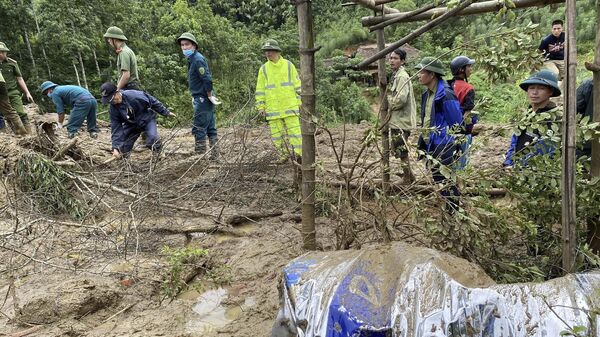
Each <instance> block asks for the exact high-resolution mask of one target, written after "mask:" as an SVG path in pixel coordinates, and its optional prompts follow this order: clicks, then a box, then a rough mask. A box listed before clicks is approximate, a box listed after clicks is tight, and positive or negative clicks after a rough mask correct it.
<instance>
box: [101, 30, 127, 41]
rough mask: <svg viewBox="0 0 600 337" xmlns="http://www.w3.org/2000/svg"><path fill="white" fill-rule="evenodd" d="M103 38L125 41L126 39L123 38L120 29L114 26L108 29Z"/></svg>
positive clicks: (123, 35)
mask: <svg viewBox="0 0 600 337" xmlns="http://www.w3.org/2000/svg"><path fill="white" fill-rule="evenodd" d="M104 38H113V39H119V40H123V41H127V38H126V37H125V34H123V31H122V30H121V28H119V27H116V26H112V27H108V29H107V30H106V33H104Z"/></svg>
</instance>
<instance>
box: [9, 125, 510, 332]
mask: <svg viewBox="0 0 600 337" xmlns="http://www.w3.org/2000/svg"><path fill="white" fill-rule="evenodd" d="M36 118H38V117H36ZM44 118H47V119H49V120H51V119H52V115H45V117H44ZM38 119H39V118H38ZM101 126H102V132H101V133H100V136H99V138H98V139H91V138H89V137H88V136H87V134H85V133H83V134H80V135H79V136H78V138H77V143H76V144H75V146H74V147H73V148H72V149H71V150H69V151H67V154H66V155H65V156H61V157H59V158H55V159H54V161H55V162H58V163H59V165H60V167H62V168H63V169H64V170H66V171H67V172H69V174H70V179H69V180H68V186H66V187H67V188H68V190H69V191H70V192H72V193H73V194H74V195H75V196H76V197H77V199H78V200H79V201H80V202H81V203H82V204H84V205H85V209H86V213H85V215H84V216H83V218H80V219H74V218H73V217H70V216H69V215H67V214H65V213H64V212H62V213H61V212H56V213H57V214H51V213H52V212H48V211H47V210H46V211H42V210H41V209H40V206H39V204H40V200H42V199H43V198H44V195H41V196H40V195H39V194H36V191H27V192H23V191H22V189H21V188H20V186H19V182H20V181H21V180H20V179H19V177H18V176H17V174H16V173H15V172H16V169H15V167H16V163H17V161H18V160H19V158H21V157H22V156H23V155H24V154H26V153H38V154H39V153H44V154H45V155H46V156H47V157H49V158H52V157H53V156H54V155H55V153H56V151H57V150H58V149H61V148H64V147H65V146H66V145H67V144H69V142H70V140H69V139H67V137H66V133H65V132H64V131H63V130H57V138H56V139H54V140H53V143H52V144H54V145H53V146H54V147H53V148H51V147H52V146H50V145H48V144H49V143H48V141H47V140H42V139H45V138H44V137H46V134H45V133H44V132H43V131H42V130H38V131H37V134H36V135H35V136H30V137H25V138H22V139H15V138H14V137H13V136H12V135H10V134H0V144H2V145H0V147H1V148H2V150H1V151H0V153H1V155H2V157H1V158H0V161H1V165H0V167H1V168H2V169H3V171H4V174H3V183H2V187H1V188H0V195H1V196H0V211H1V212H2V217H1V220H0V238H1V239H0V240H2V245H1V248H2V249H1V250H0V301H1V302H0V303H2V305H1V306H0V336H15V337H16V336H25V335H27V336H90V337H91V336H198V337H199V336H203V337H211V336H219V337H225V336H227V337H234V336H240V337H241V336H269V334H270V330H271V326H272V322H273V319H274V318H275V315H276V312H277V309H278V306H279V303H278V290H277V285H278V282H279V278H280V276H281V274H280V272H281V270H282V267H283V266H284V265H285V264H286V263H287V262H288V261H289V260H290V259H293V258H295V257H297V256H299V255H301V254H302V253H303V250H302V244H301V236H300V227H301V225H300V218H299V214H300V207H299V205H300V204H299V203H298V201H297V200H298V197H297V193H296V190H295V188H294V183H293V176H294V168H293V165H291V164H290V163H286V164H278V163H277V161H278V158H277V154H276V153H275V150H274V148H273V146H272V145H271V143H270V134H269V131H268V129H267V128H266V127H253V128H249V127H241V126H233V127H228V128H221V129H220V130H219V132H220V134H221V140H220V147H221V152H222V157H221V161H220V162H213V161H208V160H207V159H206V158H204V157H202V156H198V155H195V154H194V153H193V137H192V136H191V134H190V130H189V129H188V128H181V129H173V130H166V129H161V130H160V132H161V135H162V137H163V140H164V143H165V146H164V154H165V157H164V158H162V159H157V158H155V157H153V156H152V153H151V151H149V150H145V149H144V148H143V146H138V148H136V151H135V152H134V153H133V154H132V156H131V158H130V159H128V160H125V161H114V162H108V163H106V161H107V160H108V159H110V158H111V145H110V133H109V129H108V126H107V124H106V123H101ZM369 127H370V126H369V125H368V124H367V123H361V124H359V125H347V126H345V127H344V126H339V127H335V128H332V129H331V130H330V131H331V137H330V133H329V132H327V131H320V132H319V134H318V135H317V146H318V154H317V158H318V165H317V172H318V181H319V183H320V184H322V187H321V188H320V189H319V191H320V192H319V195H318V196H317V199H318V201H319V200H322V199H324V198H325V199H326V198H330V199H332V200H330V201H331V202H330V204H335V201H336V199H337V198H339V193H340V191H341V187H340V182H343V177H344V175H343V174H341V173H340V170H342V171H343V172H345V174H347V173H348V172H349V171H350V169H351V168H352V167H353V166H357V168H356V169H355V171H354V175H355V176H360V177H361V178H360V179H356V180H353V184H355V185H356V184H359V185H364V186H369V184H372V186H376V184H377V179H378V178H379V176H380V169H379V166H378V165H377V163H376V162H377V159H378V158H379V150H378V149H377V147H376V146H374V145H370V146H367V147H365V149H364V150H362V152H361V148H362V147H363V146H362V144H363V139H364V137H365V134H367V132H368V130H369ZM483 135H487V136H491V137H487V136H485V137H484V136H482V137H478V138H477V140H476V142H475V145H474V148H473V149H474V154H473V158H476V160H473V161H472V166H473V167H475V168H478V169H491V170H496V169H498V168H499V166H500V164H501V161H502V154H503V153H504V151H505V149H506V147H507V144H508V140H507V137H506V136H504V135H503V134H502V133H501V132H498V129H497V128H493V127H491V126H488V127H487V128H486V129H485V130H484V133H483ZM413 138H414V137H413ZM332 140H333V142H334V143H335V144H336V150H337V151H335V152H334V151H333V148H332V146H331V142H332ZM411 141H413V144H414V139H412V140H411ZM138 143H139V142H138ZM342 143H344V144H345V145H344V146H343V150H342V146H341V144H342ZM336 152H337V155H338V156H342V153H343V157H342V158H341V164H340V165H338V164H337V162H336ZM359 153H361V155H360V157H359V158H358V159H357V160H356V157H357V155H358V154H359ZM73 158H76V159H73ZM413 159H414V158H413ZM355 161H356V162H357V164H356V165H354V164H353V163H354V162H355ZM398 163H399V162H398V161H397V160H396V159H392V172H395V168H397V167H398ZM33 169H35V168H32V170H33ZM415 171H416V173H417V176H418V178H419V180H418V181H417V183H416V184H421V185H423V184H427V182H429V180H430V178H429V175H428V173H427V170H426V169H425V167H424V166H423V164H421V163H419V164H417V165H416V166H415ZM21 174H23V173H21ZM392 179H393V180H394V181H396V182H397V181H399V180H400V178H399V177H396V176H395V175H392ZM365 191H366V189H365ZM40 198H42V199H40ZM360 198H361V200H364V205H363V206H361V207H366V208H368V207H369V198H370V197H369V195H368V193H367V192H365V195H364V196H363V195H361V196H360ZM317 208H318V213H319V215H320V216H319V217H318V218H317V220H316V222H317V228H318V232H317V237H318V241H319V246H320V248H321V249H324V250H331V249H335V248H336V247H339V236H340V232H339V228H338V224H339V222H338V221H336V219H338V220H339V218H340V217H341V215H340V213H339V210H337V211H338V213H336V209H335V207H333V208H332V207H327V204H326V203H322V202H320V201H319V203H318V205H317ZM365 223H366V224H365V226H366V227H369V224H368V221H365ZM366 231H368V228H367V229H366V230H365V232H366ZM396 234H397V235H395V236H394V238H395V239H402V238H403V237H405V238H407V239H406V241H409V242H413V243H417V244H418V243H419V242H421V243H422V242H423V241H419V240H416V239H415V237H414V236H413V235H410V233H408V234H407V233H406V232H398V233H396ZM362 239H363V242H360V244H368V243H372V242H377V241H378V237H377V236H376V235H373V236H369V235H365V236H363V237H362ZM165 246H168V247H171V248H172V249H176V248H182V247H195V248H202V249H207V250H208V254H207V255H206V256H203V257H200V258H198V259H197V260H195V261H194V262H193V263H191V264H189V265H184V266H183V267H182V268H181V271H180V273H179V274H177V275H178V277H179V279H183V280H185V281H186V282H187V283H188V284H189V287H187V288H185V289H183V291H181V292H180V293H179V294H178V295H177V296H176V297H175V298H173V299H171V298H169V297H168V296H166V292H165V280H167V279H168V277H169V275H172V267H173V263H172V262H169V261H168V257H169V256H168V254H165V253H164V251H163V247H165ZM351 246H352V247H356V246H357V244H356V242H354V244H352V245H351Z"/></svg>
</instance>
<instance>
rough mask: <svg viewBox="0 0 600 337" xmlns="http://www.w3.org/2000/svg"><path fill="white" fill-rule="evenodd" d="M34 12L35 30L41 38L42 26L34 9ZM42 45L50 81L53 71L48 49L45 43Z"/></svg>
mask: <svg viewBox="0 0 600 337" xmlns="http://www.w3.org/2000/svg"><path fill="white" fill-rule="evenodd" d="M32 12H33V21H35V28H36V31H37V36H38V38H39V36H40V24H39V22H38V19H37V15H36V14H35V10H34V9H32ZM40 45H41V46H42V55H43V56H44V62H45V63H46V70H48V79H51V78H52V70H51V69H50V61H48V55H47V54H46V47H45V46H44V43H43V42H42V43H40Z"/></svg>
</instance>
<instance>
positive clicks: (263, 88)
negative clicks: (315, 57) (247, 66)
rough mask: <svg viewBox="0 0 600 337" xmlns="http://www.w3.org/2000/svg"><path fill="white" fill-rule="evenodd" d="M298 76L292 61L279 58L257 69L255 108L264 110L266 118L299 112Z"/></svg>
mask: <svg viewBox="0 0 600 337" xmlns="http://www.w3.org/2000/svg"><path fill="white" fill-rule="evenodd" d="M299 93H300V78H299V77H298V72H297V71H296V67H294V64H292V62H290V61H288V60H286V59H284V58H282V57H281V58H279V60H278V61H277V63H275V62H271V61H267V63H265V64H263V65H262V66H261V67H260V69H259V70H258V78H257V80H256V92H255V97H256V109H257V110H265V112H266V115H267V120H271V119H278V118H286V117H290V116H298V115H299V114H300V103H301V102H300V95H299Z"/></svg>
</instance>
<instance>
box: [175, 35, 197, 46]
mask: <svg viewBox="0 0 600 337" xmlns="http://www.w3.org/2000/svg"><path fill="white" fill-rule="evenodd" d="M181 40H188V41H191V42H192V43H193V44H195V45H196V48H198V41H196V37H195V36H194V34H192V33H189V32H185V33H183V34H181V36H180V37H178V38H177V44H180V43H181Z"/></svg>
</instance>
